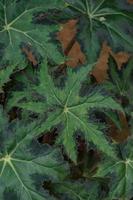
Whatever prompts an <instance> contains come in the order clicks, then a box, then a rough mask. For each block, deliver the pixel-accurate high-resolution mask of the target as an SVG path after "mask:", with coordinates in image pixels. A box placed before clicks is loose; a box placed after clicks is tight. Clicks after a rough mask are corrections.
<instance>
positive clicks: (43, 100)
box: [7, 62, 121, 161]
mask: <svg viewBox="0 0 133 200" xmlns="http://www.w3.org/2000/svg"><path fill="white" fill-rule="evenodd" d="M40 67H41V69H40V73H39V76H38V81H39V83H38V85H31V86H29V85H28V84H27V85H28V87H27V88H26V89H25V90H22V91H20V92H14V93H13V97H12V98H11V99H10V100H9V102H8V105H7V107H8V109H10V108H11V107H13V106H18V107H20V108H23V109H26V110H28V111H32V112H35V113H40V114H43V113H47V120H46V122H45V124H46V126H45V127H44V131H46V130H50V129H51V128H52V127H53V126H57V125H58V124H62V129H61V133H60V135H59V137H58V140H57V142H58V143H59V144H63V146H64V147H65V150H66V152H67V154H68V155H69V156H70V158H71V159H72V160H73V161H76V142H75V139H76V135H77V131H78V132H79V130H80V132H83V134H84V136H85V139H86V141H91V142H93V143H94V144H95V145H96V146H97V147H98V148H99V149H100V150H101V151H103V152H105V153H107V154H108V155H110V156H114V152H113V149H112V147H111V146H109V144H108V142H107V140H106V139H105V137H104V135H103V133H102V131H100V129H99V125H98V124H95V123H92V122H91V121H90V120H89V115H88V111H89V110H90V109H92V108H97V109H100V110H102V109H105V110H106V109H110V110H111V109H112V110H115V109H118V110H121V107H120V106H119V104H118V103H116V102H115V101H114V100H113V99H112V97H109V96H107V95H105V94H102V93H101V92H100V91H97V89H96V88H93V90H92V91H91V90H90V91H89V86H88V88H87V94H86V95H85V94H84V95H83V94H81V93H82V92H83V91H82V83H83V82H84V81H85V80H86V78H87V77H88V72H89V71H90V70H91V69H92V67H91V66H90V65H89V66H86V67H82V68H81V69H80V70H78V71H77V72H74V71H73V70H72V69H68V71H67V81H66V83H65V86H64V87H63V88H59V87H56V86H55V85H54V82H53V79H52V77H51V76H50V75H49V73H48V66H47V63H46V62H45V63H43V64H42V66H40ZM81 91H82V92H81ZM43 121H44V119H43ZM43 121H42V123H43Z"/></svg>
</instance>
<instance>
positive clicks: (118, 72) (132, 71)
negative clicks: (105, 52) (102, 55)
mask: <svg viewBox="0 0 133 200" xmlns="http://www.w3.org/2000/svg"><path fill="white" fill-rule="evenodd" d="M108 75H109V80H108V81H106V82H105V83H104V84H105V85H104V86H105V88H106V89H107V90H108V91H110V92H111V93H114V95H115V96H116V97H117V98H118V99H120V101H121V103H122V105H123V107H124V108H125V111H126V112H127V113H128V114H129V113H130V112H132V110H133V103H132V102H133V95H132V94H133V87H132V84H133V80H132V78H133V58H132V57H131V58H130V59H129V61H128V62H127V63H126V64H125V65H123V66H122V68H121V69H118V66H117V64H116V62H115V60H114V59H113V58H112V57H110V58H109V69H108Z"/></svg>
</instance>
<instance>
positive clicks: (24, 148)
mask: <svg viewBox="0 0 133 200" xmlns="http://www.w3.org/2000/svg"><path fill="white" fill-rule="evenodd" d="M0 115H1V117H2V118H0V140H1V143H0V199H1V200H7V199H9V197H10V199H14V200H15V199H16V200H18V199H19V200H30V199H36V200H44V199H50V200H52V199H54V198H53V197H52V196H50V194H49V192H48V191H47V190H45V189H43V187H42V186H43V181H44V180H51V181H52V182H56V181H57V182H58V181H59V180H62V178H64V174H66V172H65V171H66V168H67V165H66V166H65V165H64V162H63V160H62V158H61V156H60V153H59V151H58V150H57V149H51V148H50V147H48V146H47V145H40V144H39V143H38V142H37V141H36V140H37V139H36V137H35V135H36V134H37V133H38V130H39V129H38V127H37V126H36V123H30V124H28V123H26V124H24V123H22V122H18V121H13V122H11V123H8V119H7V118H6V116H4V113H3V111H2V110H0Z"/></svg>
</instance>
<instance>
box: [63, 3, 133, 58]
mask: <svg viewBox="0 0 133 200" xmlns="http://www.w3.org/2000/svg"><path fill="white" fill-rule="evenodd" d="M65 2H66V9H65V11H64V18H65V17H66V18H67V19H77V20H78V31H77V36H78V39H79V41H80V43H81V45H82V46H83V49H84V52H85V54H86V57H87V58H88V60H89V62H94V61H95V60H96V59H97V56H98V54H99V52H100V49H101V44H102V42H103V41H105V40H106V41H108V44H109V45H110V46H111V47H112V49H113V50H120V49H122V50H124V51H129V52H132V48H133V39H132V32H133V17H132V10H133V6H132V4H130V5H128V3H126V0H121V1H117V0H112V1H108V0H95V1H92V0H82V1H81V0H74V1H73V0H65Z"/></svg>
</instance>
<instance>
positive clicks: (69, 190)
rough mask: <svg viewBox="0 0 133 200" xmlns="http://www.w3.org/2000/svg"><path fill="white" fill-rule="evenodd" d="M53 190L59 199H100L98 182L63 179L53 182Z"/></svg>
mask: <svg viewBox="0 0 133 200" xmlns="http://www.w3.org/2000/svg"><path fill="white" fill-rule="evenodd" d="M52 189H53V191H54V192H55V193H57V194H58V196H59V199H61V200H63V199H67V200H92V199H93V200H98V199H100V187H99V183H98V182H96V181H95V182H89V181H88V182H87V181H82V180H80V181H64V182H60V183H56V184H53V187H52Z"/></svg>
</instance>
